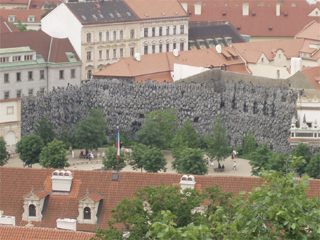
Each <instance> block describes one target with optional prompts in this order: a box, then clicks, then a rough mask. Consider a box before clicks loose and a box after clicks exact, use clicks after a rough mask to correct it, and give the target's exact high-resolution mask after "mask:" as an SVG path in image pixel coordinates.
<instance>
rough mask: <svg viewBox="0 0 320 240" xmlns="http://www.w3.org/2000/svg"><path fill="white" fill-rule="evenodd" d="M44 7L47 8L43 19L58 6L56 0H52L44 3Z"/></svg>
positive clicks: (42, 16)
mask: <svg viewBox="0 0 320 240" xmlns="http://www.w3.org/2000/svg"><path fill="white" fill-rule="evenodd" d="M43 8H44V9H45V10H46V12H45V13H44V14H42V15H41V19H42V18H44V17H45V16H47V15H48V13H49V12H51V11H52V10H53V9H55V8H56V4H55V3H54V1H51V2H50V3H44V4H43Z"/></svg>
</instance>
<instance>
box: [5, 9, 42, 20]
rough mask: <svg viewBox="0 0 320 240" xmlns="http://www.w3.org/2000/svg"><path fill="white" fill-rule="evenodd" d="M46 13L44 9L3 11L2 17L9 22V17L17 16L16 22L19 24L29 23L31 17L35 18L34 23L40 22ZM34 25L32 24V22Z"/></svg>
mask: <svg viewBox="0 0 320 240" xmlns="http://www.w3.org/2000/svg"><path fill="white" fill-rule="evenodd" d="M45 12H46V11H45V10H42V9H19V10H18V9H1V16H2V17H3V18H4V19H6V20H7V21H8V18H9V15H15V16H16V20H15V22H18V20H20V21H21V22H26V23H27V22H28V17H29V16H30V15H33V16H35V20H34V22H38V23H39V22H40V20H41V15H42V14H44V13H45ZM31 23H32V22H31Z"/></svg>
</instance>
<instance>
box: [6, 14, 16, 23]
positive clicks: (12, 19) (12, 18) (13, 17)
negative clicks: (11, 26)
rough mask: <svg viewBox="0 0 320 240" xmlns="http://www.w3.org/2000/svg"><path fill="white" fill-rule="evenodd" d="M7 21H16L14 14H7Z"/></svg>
mask: <svg viewBox="0 0 320 240" xmlns="http://www.w3.org/2000/svg"><path fill="white" fill-rule="evenodd" d="M8 21H9V22H15V21H16V15H9V17H8Z"/></svg>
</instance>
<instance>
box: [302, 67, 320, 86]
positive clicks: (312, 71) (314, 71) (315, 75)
mask: <svg viewBox="0 0 320 240" xmlns="http://www.w3.org/2000/svg"><path fill="white" fill-rule="evenodd" d="M301 72H302V74H303V75H305V76H306V78H308V79H309V81H310V82H311V83H312V84H313V85H314V86H315V87H316V88H317V89H319V90H320V84H319V83H318V79H319V77H320V67H319V66H318V67H311V68H305V69H303V70H302V71H301Z"/></svg>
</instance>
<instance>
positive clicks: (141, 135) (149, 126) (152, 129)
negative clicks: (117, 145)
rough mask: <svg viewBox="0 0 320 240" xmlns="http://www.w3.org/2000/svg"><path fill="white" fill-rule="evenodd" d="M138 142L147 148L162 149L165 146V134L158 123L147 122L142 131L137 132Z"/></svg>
mask: <svg viewBox="0 0 320 240" xmlns="http://www.w3.org/2000/svg"><path fill="white" fill-rule="evenodd" d="M136 141H137V142H139V143H142V144H144V145H146V146H151V147H157V148H160V149H161V148H162V147H164V145H165V140H164V137H163V132H161V131H160V128H159V125H158V124H157V123H156V122H152V121H146V122H145V123H144V124H143V125H142V127H141V129H140V130H139V131H138V132H136Z"/></svg>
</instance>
